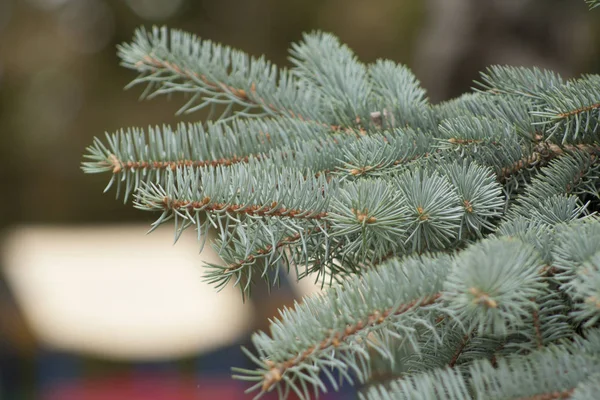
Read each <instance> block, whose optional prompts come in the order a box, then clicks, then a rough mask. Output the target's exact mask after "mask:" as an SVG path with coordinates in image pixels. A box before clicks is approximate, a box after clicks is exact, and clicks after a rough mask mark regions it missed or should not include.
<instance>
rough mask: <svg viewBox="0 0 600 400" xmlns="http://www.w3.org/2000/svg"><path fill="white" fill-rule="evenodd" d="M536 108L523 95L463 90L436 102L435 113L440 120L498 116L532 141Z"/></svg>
mask: <svg viewBox="0 0 600 400" xmlns="http://www.w3.org/2000/svg"><path fill="white" fill-rule="evenodd" d="M535 108H536V106H535V104H534V103H532V102H531V101H529V100H527V98H524V97H515V96H511V95H506V94H497V95H494V96H490V95H488V94H486V93H482V92H476V93H465V94H463V95H461V96H459V97H457V98H455V99H452V100H447V101H445V102H443V103H441V104H439V105H437V106H436V114H437V115H438V117H439V119H440V122H443V121H444V120H452V119H455V118H461V117H484V118H485V119H498V120H501V121H504V122H505V123H508V124H509V125H510V126H513V127H514V128H515V129H516V133H517V134H519V135H520V136H522V137H524V138H526V139H528V141H534V140H535V139H534V138H535V136H536V135H537V132H535V131H534V129H533V128H532V125H533V123H534V118H533V117H532V115H531V111H532V110H534V109H535ZM470 134H472V133H470Z"/></svg>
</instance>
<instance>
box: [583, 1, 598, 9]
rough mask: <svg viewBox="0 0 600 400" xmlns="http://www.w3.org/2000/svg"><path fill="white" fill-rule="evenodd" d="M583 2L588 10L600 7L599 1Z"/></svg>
mask: <svg viewBox="0 0 600 400" xmlns="http://www.w3.org/2000/svg"><path fill="white" fill-rule="evenodd" d="M585 2H586V3H587V5H588V6H589V7H590V10H593V9H594V8H596V7H600V0H585Z"/></svg>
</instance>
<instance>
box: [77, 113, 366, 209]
mask: <svg viewBox="0 0 600 400" xmlns="http://www.w3.org/2000/svg"><path fill="white" fill-rule="evenodd" d="M356 140H357V137H356V135H355V134H353V133H351V132H340V133H337V134H334V135H332V134H331V131H330V129H329V128H327V127H324V126H322V125H320V124H316V123H310V122H303V121H299V120H289V119H283V120H281V119H279V120H274V119H265V120H247V121H234V122H232V123H231V124H225V123H209V124H207V126H206V127H204V126H203V125H202V124H200V123H194V124H183V123H181V124H179V125H177V127H176V129H172V128H170V127H169V126H163V127H162V128H160V127H154V128H153V127H149V128H148V129H146V130H143V129H138V128H131V129H127V130H125V131H123V130H121V131H120V132H117V133H114V134H112V135H109V134H106V140H105V141H102V140H100V139H98V138H95V139H94V142H93V144H92V146H89V147H88V148H87V154H85V155H84V158H85V159H87V161H84V162H83V163H82V169H83V171H84V172H86V173H110V174H112V176H111V179H110V181H109V184H108V186H107V187H106V189H105V191H107V190H108V189H110V187H111V186H112V185H116V186H117V197H119V194H120V192H121V187H122V186H123V185H124V186H125V193H124V196H123V197H124V200H125V201H126V200H127V198H128V196H129V195H130V194H131V193H132V192H134V191H135V190H136V189H137V188H138V187H139V186H140V184H141V182H145V183H150V182H154V183H158V184H162V183H164V176H165V171H166V170H172V171H174V170H175V169H177V168H182V167H194V168H200V167H205V166H212V167H216V166H229V165H232V164H237V163H248V162H250V160H251V159H253V160H269V161H270V162H271V163H275V164H277V165H279V166H282V167H285V166H287V167H290V166H294V167H296V168H299V169H310V170H313V171H315V172H324V171H326V170H329V169H333V168H335V166H336V165H338V164H339V162H338V161H337V158H338V153H339V152H340V151H341V149H342V148H344V147H345V146H346V145H347V143H348V142H352V141H356Z"/></svg>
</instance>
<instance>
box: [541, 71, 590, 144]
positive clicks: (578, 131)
mask: <svg viewBox="0 0 600 400" xmlns="http://www.w3.org/2000/svg"><path fill="white" fill-rule="evenodd" d="M540 99H541V100H542V102H543V105H542V107H541V109H540V110H538V111H534V112H533V113H532V114H533V115H534V116H537V117H539V118H540V119H541V121H540V122H537V123H536V124H537V125H539V126H541V127H542V128H544V129H545V130H546V135H547V139H554V138H556V139H557V140H559V141H560V142H561V143H563V144H564V143H577V142H579V143H581V142H587V143H596V142H597V141H598V138H599V136H598V133H599V132H600V128H599V126H600V76H598V75H588V76H586V77H584V78H581V79H577V80H574V81H569V82H567V83H566V84H564V85H560V86H556V87H553V88H552V89H551V90H548V91H546V92H545V93H543V94H542V95H541V96H540Z"/></svg>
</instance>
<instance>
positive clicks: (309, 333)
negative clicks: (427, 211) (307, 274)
mask: <svg viewBox="0 0 600 400" xmlns="http://www.w3.org/2000/svg"><path fill="white" fill-rule="evenodd" d="M447 267H448V259H447V258H445V257H440V258H437V259H433V258H427V257H423V258H409V259H407V260H405V261H404V262H403V263H399V262H398V261H397V260H393V261H390V262H389V263H386V264H385V265H382V266H381V267H380V268H379V269H377V270H372V271H369V272H367V273H366V274H365V275H364V276H362V277H361V278H358V277H355V278H352V279H350V280H348V281H345V282H343V283H342V284H341V285H340V286H338V287H336V288H335V289H334V290H330V291H328V292H327V293H326V294H325V295H324V296H322V297H310V298H307V299H305V301H304V302H303V303H302V304H298V305H296V308H295V310H293V311H292V310H284V311H283V312H282V315H281V320H276V321H274V322H273V323H272V327H271V337H269V336H267V335H265V334H263V333H259V334H256V335H254V336H253V342H254V345H255V347H256V348H257V350H258V353H259V357H260V359H258V358H256V357H254V356H252V357H251V358H253V360H254V361H255V362H256V363H257V364H258V366H259V370H258V371H256V375H255V374H254V371H244V370H241V371H240V372H243V373H244V374H246V375H245V377H246V379H252V380H254V381H257V382H258V383H257V384H256V385H255V386H253V388H252V389H253V390H257V389H260V390H261V391H263V392H264V391H267V390H270V389H272V388H273V387H278V386H281V385H284V386H289V385H292V386H296V387H297V385H298V384H300V383H299V382H310V383H311V384H312V385H314V386H316V387H322V381H321V379H322V378H321V377H320V376H319V374H318V373H319V371H321V370H323V371H326V369H329V368H331V369H336V370H338V372H339V373H340V374H341V376H344V377H345V378H346V379H350V376H349V375H348V372H347V371H350V370H352V371H354V373H355V374H357V376H358V379H359V380H361V381H362V380H364V378H366V371H365V369H364V367H361V365H363V362H362V361H360V360H364V359H365V357H368V355H367V353H365V352H364V350H363V349H364V347H365V346H366V342H365V340H364V339H366V337H367V335H368V334H369V333H370V332H374V331H385V332H389V333H391V334H393V335H394V337H405V339H406V340H409V341H411V337H413V336H414V334H415V331H414V328H415V327H416V326H423V327H425V328H427V327H429V326H430V323H429V322H428V319H427V318H426V315H427V314H423V312H424V311H425V309H424V307H425V306H428V305H431V304H434V302H435V301H436V300H437V299H438V298H439V290H440V289H441V283H442V280H440V279H443V278H442V277H441V275H443V271H445V270H446V269H447ZM374 288H377V290H376V291H374V290H373V289H374ZM419 310H421V311H419ZM429 329H431V328H429ZM359 338H362V339H359ZM344 354H346V356H344ZM355 357H356V358H355ZM352 360H354V361H352ZM325 368H326V369H325ZM328 376H330V375H329V374H328ZM237 377H238V378H242V377H244V376H237ZM330 380H332V382H334V381H335V380H333V377H332V376H330Z"/></svg>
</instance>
